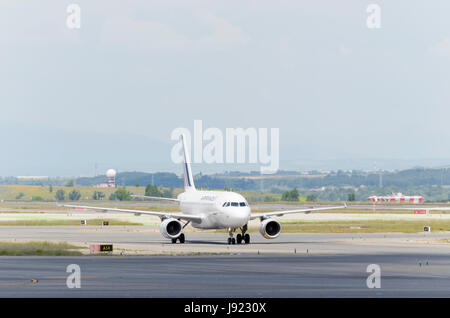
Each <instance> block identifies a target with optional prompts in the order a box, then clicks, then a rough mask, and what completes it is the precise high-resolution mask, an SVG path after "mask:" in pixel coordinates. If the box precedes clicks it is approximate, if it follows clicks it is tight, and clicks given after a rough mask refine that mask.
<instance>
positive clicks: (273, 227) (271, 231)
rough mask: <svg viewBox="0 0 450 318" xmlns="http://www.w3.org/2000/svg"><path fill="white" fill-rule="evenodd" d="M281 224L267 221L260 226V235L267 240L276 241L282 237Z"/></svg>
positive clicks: (272, 220) (270, 220) (271, 220)
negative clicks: (275, 239)
mask: <svg viewBox="0 0 450 318" xmlns="http://www.w3.org/2000/svg"><path fill="white" fill-rule="evenodd" d="M280 232H281V224H280V222H278V221H276V220H274V219H270V218H269V219H265V220H263V221H262V222H261V224H260V225H259V233H261V235H262V236H264V237H265V238H266V239H274V238H277V237H278V235H280Z"/></svg>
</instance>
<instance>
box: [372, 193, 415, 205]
mask: <svg viewBox="0 0 450 318" xmlns="http://www.w3.org/2000/svg"><path fill="white" fill-rule="evenodd" d="M368 200H369V201H370V202H373V203H376V202H385V203H389V202H392V203H422V202H423V197H422V196H420V195H403V194H401V193H397V194H391V195H381V196H379V195H373V196H370V197H368Z"/></svg>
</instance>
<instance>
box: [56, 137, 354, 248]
mask: <svg viewBox="0 0 450 318" xmlns="http://www.w3.org/2000/svg"><path fill="white" fill-rule="evenodd" d="M181 141H182V143H183V154H184V160H183V170H184V189H185V192H183V193H181V194H179V195H178V197H177V199H171V198H160V197H149V196H141V197H144V198H149V199H155V200H166V201H173V202H177V203H179V205H180V208H181V211H183V212H182V213H173V212H154V211H142V210H127V209H117V208H109V207H98V206H81V205H64V206H65V207H70V208H79V209H91V210H97V211H102V212H108V211H112V212H124V213H133V214H135V215H141V214H147V215H155V216H159V217H160V218H161V221H162V222H161V225H160V230H161V234H162V235H163V236H164V237H165V238H168V239H171V240H172V243H176V242H177V240H178V241H179V242H180V243H184V242H185V235H184V233H183V229H184V228H185V227H186V226H187V225H188V224H189V223H190V224H191V225H192V226H193V227H194V228H197V229H227V230H228V233H229V238H228V244H236V243H237V244H241V243H242V242H245V244H249V243H250V235H249V234H248V233H246V232H247V224H248V222H249V221H250V220H253V219H260V220H261V224H260V226H259V232H260V233H261V235H262V236H264V237H265V238H267V239H274V238H276V237H278V236H279V235H280V232H281V224H280V223H279V222H278V221H277V220H275V219H273V217H276V216H283V215H285V214H292V213H310V212H312V211H321V210H332V209H342V208H346V207H347V206H346V205H343V206H330V207H320V208H307V209H304V208H303V209H297V210H286V211H273V212H265V213H253V214H252V213H251V209H250V207H249V205H248V203H247V201H246V200H245V198H244V197H243V196H242V195H240V194H238V193H235V192H228V191H199V190H197V189H196V188H195V185H194V180H193V176H192V171H191V163H190V159H189V154H188V153H187V151H186V140H185V137H184V135H181ZM182 221H185V223H184V224H183V223H182ZM237 229H240V230H241V233H239V234H237V235H236V239H235V238H234V237H233V233H234V232H235V231H236V230H237Z"/></svg>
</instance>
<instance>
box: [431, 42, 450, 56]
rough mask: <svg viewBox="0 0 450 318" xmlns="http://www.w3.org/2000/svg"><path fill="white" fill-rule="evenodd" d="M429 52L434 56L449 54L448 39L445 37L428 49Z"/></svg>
mask: <svg viewBox="0 0 450 318" xmlns="http://www.w3.org/2000/svg"><path fill="white" fill-rule="evenodd" d="M429 53H430V54H431V55H435V56H450V39H449V38H445V39H444V40H442V41H441V42H439V43H438V44H436V45H435V46H433V47H431V48H430V49H429Z"/></svg>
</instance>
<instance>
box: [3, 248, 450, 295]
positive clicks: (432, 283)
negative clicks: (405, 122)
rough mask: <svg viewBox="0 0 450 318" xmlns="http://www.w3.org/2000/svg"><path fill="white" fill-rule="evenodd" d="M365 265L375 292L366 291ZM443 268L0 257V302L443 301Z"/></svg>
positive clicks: (382, 259)
mask: <svg viewBox="0 0 450 318" xmlns="http://www.w3.org/2000/svg"><path fill="white" fill-rule="evenodd" d="M419 262H422V263H421V264H420V265H419ZM426 262H428V265H427V263H426ZM69 264H77V265H79V266H80V270H81V279H80V288H79V289H78V288H68V287H67V285H66V281H67V277H68V275H69V274H68V273H66V268H67V266H68V265H69ZM369 264H377V265H379V266H380V268H381V278H380V279H381V280H380V282H381V286H380V287H381V288H373V289H370V288H368V287H367V284H366V281H367V278H368V276H369V275H370V274H371V273H367V266H368V265H369ZM449 268H450V258H449V257H448V256H446V255H445V256H444V255H434V254H429V255H427V257H426V260H425V258H424V256H423V255H421V254H402V255H392V254H380V255H366V254H358V255H350V256H349V255H315V256H314V255H310V256H306V255H276V256H274V255H265V256H263V255H259V256H257V255H255V256H242V255H229V256H189V257H185V256H176V257H174V256H173V257H166V256H163V257H161V256H154V257H0V297H225V298H233V297H449V296H450V270H449Z"/></svg>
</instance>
